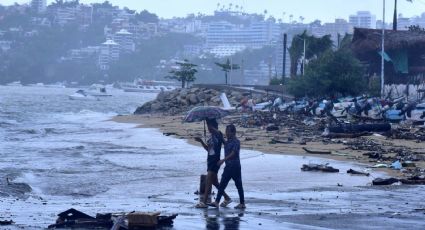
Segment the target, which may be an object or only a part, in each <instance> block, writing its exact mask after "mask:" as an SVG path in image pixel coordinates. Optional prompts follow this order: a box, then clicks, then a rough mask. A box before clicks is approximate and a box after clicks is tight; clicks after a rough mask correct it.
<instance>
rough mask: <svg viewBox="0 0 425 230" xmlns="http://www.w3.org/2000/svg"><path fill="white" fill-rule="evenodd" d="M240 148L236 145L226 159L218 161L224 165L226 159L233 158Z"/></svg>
mask: <svg viewBox="0 0 425 230" xmlns="http://www.w3.org/2000/svg"><path fill="white" fill-rule="evenodd" d="M238 149H239V148H238V146H237V145H236V146H234V147H233V150H232V152H231V153H230V154H229V155H228V156H226V157H225V158H224V159H222V160H220V161H218V165H222V164H223V163H224V162H225V161H227V160H229V159H232V158H233V157H234V156H235V155H236V153H237V151H239V150H238Z"/></svg>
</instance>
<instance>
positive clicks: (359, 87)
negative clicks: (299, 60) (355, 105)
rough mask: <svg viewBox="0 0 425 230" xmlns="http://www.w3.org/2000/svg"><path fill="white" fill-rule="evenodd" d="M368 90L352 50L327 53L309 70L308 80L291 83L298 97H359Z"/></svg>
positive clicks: (289, 86) (307, 72) (306, 75)
mask: <svg viewBox="0 0 425 230" xmlns="http://www.w3.org/2000/svg"><path fill="white" fill-rule="evenodd" d="M366 89H367V84H366V81H365V79H364V70H363V67H362V66H361V64H360V62H359V61H358V60H357V59H356V58H355V57H354V55H353V54H352V53H351V51H350V50H348V49H339V50H337V51H332V50H328V51H326V52H325V53H323V54H322V55H321V56H319V57H318V58H317V59H314V60H312V61H311V62H310V63H309V64H308V65H307V66H306V72H305V75H304V76H298V77H296V78H293V79H291V80H290V81H289V82H288V90H289V92H290V93H291V94H293V95H294V96H296V97H303V96H310V97H319V96H338V95H343V96H346V95H358V94H359V93H362V92H364V91H365V90H366Z"/></svg>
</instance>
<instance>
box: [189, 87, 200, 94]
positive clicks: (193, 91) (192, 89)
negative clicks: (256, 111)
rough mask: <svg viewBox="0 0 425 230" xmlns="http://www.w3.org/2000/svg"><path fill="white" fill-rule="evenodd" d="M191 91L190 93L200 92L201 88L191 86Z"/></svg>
mask: <svg viewBox="0 0 425 230" xmlns="http://www.w3.org/2000/svg"><path fill="white" fill-rule="evenodd" d="M189 92H190V93H197V92H199V88H191V89H190V90H189Z"/></svg>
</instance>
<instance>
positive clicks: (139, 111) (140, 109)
mask: <svg viewBox="0 0 425 230" xmlns="http://www.w3.org/2000/svg"><path fill="white" fill-rule="evenodd" d="M151 105H152V102H146V103H145V104H143V105H142V106H140V107H138V108H137V109H136V111H134V114H145V113H150V112H151Z"/></svg>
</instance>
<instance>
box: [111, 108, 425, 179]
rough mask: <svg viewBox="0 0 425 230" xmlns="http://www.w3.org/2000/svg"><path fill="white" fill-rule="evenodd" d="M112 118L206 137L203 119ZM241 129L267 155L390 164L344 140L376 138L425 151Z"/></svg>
mask: <svg viewBox="0 0 425 230" xmlns="http://www.w3.org/2000/svg"><path fill="white" fill-rule="evenodd" d="M230 120H231V118H224V119H223V120H222V121H221V122H220V129H221V131H222V132H223V133H224V127H225V125H226V124H229V123H231V121H230ZM112 121H115V122H120V123H132V124H137V125H138V127H140V128H157V129H159V130H160V131H161V132H162V133H163V134H164V135H167V136H172V137H175V138H178V139H184V140H186V141H187V142H188V143H189V144H193V145H198V143H196V142H195V141H194V140H193V138H194V137H203V135H204V128H203V127H204V126H203V123H202V122H195V123H182V117H181V116H165V115H160V114H153V115H125V116H116V117H114V118H113V119H112ZM237 128H238V137H239V139H240V140H241V145H242V148H243V149H246V150H256V151H260V152H263V153H267V154H283V155H295V156H314V157H321V158H326V159H332V160H339V161H347V162H353V163H361V164H365V165H367V166H370V167H372V166H373V165H375V164H378V163H387V164H391V163H392V162H389V161H388V162H381V161H377V160H373V159H370V158H369V157H367V156H365V155H363V154H364V153H367V152H368V151H367V150H353V149H351V148H349V147H348V146H347V145H345V144H344V143H347V142H348V141H350V140H353V139H354V140H360V141H362V140H364V141H373V142H374V143H377V144H378V145H381V146H382V147H384V148H401V149H404V148H405V149H410V150H412V151H415V152H419V153H422V154H425V143H423V142H422V143H418V142H415V141H411V140H399V139H397V140H394V139H388V138H386V137H384V136H381V135H372V136H365V137H358V138H338V139H331V140H330V141H329V142H324V141H322V140H317V139H316V140H314V139H313V140H312V141H305V139H308V138H309V137H304V138H303V141H299V140H297V139H295V140H293V141H288V142H287V143H270V141H271V140H272V139H276V138H277V139H284V138H286V139H287V138H288V137H290V136H291V135H290V134H291V133H290V130H288V129H284V130H280V131H270V132H268V131H266V130H265V129H264V128H257V127H255V128H243V127H237ZM303 148H307V149H309V150H316V151H330V152H331V154H310V153H307V152H306V151H305V150H304V149H303ZM416 166H417V167H420V168H424V167H425V162H424V161H420V162H416ZM375 170H379V171H383V172H386V173H388V174H390V175H391V176H395V177H397V176H403V173H401V172H400V171H398V170H392V169H387V168H379V169H375Z"/></svg>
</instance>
